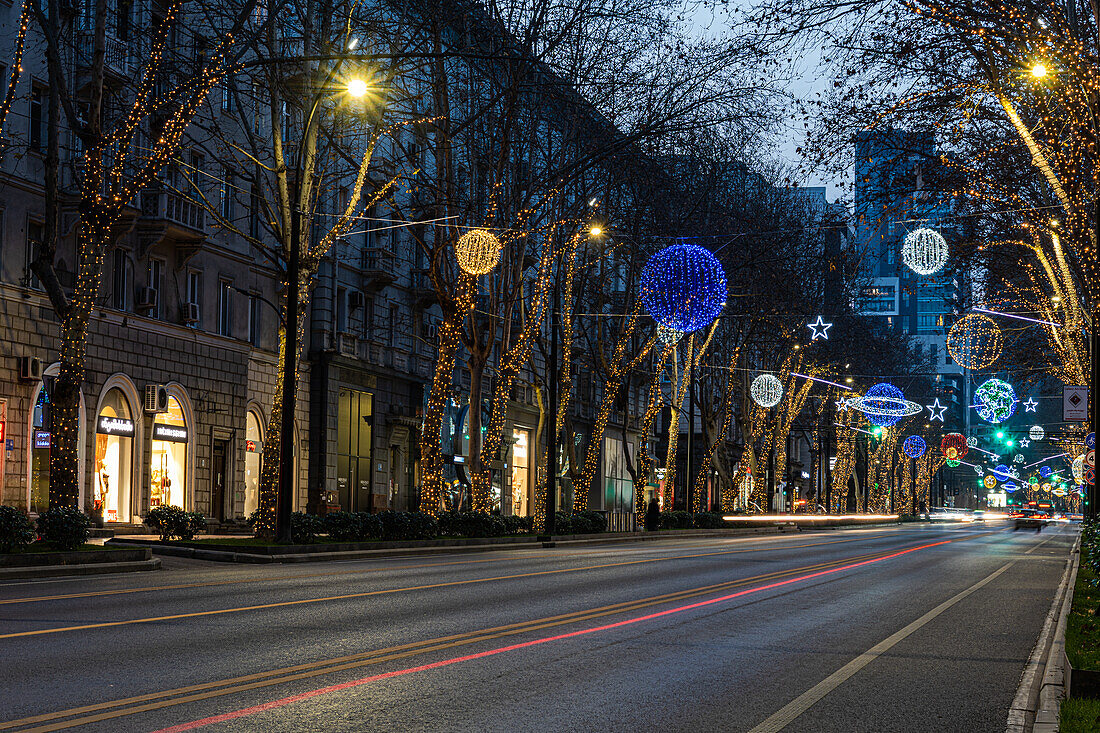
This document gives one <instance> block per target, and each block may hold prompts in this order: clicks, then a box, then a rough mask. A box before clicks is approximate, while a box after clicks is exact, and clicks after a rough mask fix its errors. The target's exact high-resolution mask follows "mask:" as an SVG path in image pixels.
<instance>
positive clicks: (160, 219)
mask: <svg viewBox="0 0 1100 733" xmlns="http://www.w3.org/2000/svg"><path fill="white" fill-rule="evenodd" d="M138 226H139V228H140V229H142V230H144V232H145V233H146V234H149V235H153V236H152V237H151V239H152V240H153V241H152V242H151V243H152V244H159V243H161V242H168V243H170V244H173V245H175V246H176V247H177V248H179V249H181V250H183V253H184V257H185V259H186V258H187V257H190V256H191V255H193V254H194V253H195V252H196V251H198V249H199V247H200V246H201V245H202V243H203V242H204V241H205V240H206V231H205V227H206V212H205V211H204V210H203V208H202V207H201V206H199V205H198V204H197V203H195V202H194V201H191V200H190V199H188V198H187V197H186V196H183V195H181V194H179V193H176V192H175V191H166V190H156V189H151V190H146V191H142V193H141V221H140V222H139V224H138Z"/></svg>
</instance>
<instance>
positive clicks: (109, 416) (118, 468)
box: [92, 389, 135, 522]
mask: <svg viewBox="0 0 1100 733" xmlns="http://www.w3.org/2000/svg"><path fill="white" fill-rule="evenodd" d="M134 430H135V428H134V421H133V416H132V415H131V412H130V404H129V402H127V400H126V397H125V395H123V394H122V391H121V390H118V389H112V390H111V391H110V392H108V393H107V395H106V396H105V397H104V399H103V405H102V407H100V409H99V415H97V416H96V435H95V486H94V488H93V499H92V503H93V509H95V510H96V511H98V512H102V514H103V519H104V520H105V521H107V522H128V521H130V507H131V491H130V483H131V478H132V476H133V453H134V440H133V438H134Z"/></svg>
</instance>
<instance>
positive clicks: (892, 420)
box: [848, 382, 922, 428]
mask: <svg viewBox="0 0 1100 733" xmlns="http://www.w3.org/2000/svg"><path fill="white" fill-rule="evenodd" d="M848 406H849V407H854V408H855V409H857V410H859V411H860V412H862V413H863V414H864V415H866V416H867V419H868V420H870V421H871V422H872V423H873V424H875V425H878V426H879V427H883V428H888V427H890V426H891V425H895V424H897V422H898V420H900V419H902V418H903V417H909V416H910V415H916V414H917V413H919V412H922V408H921V406H920V405H918V404H917V403H916V402H912V401H911V400H907V399H905V394H904V393H903V392H902V391H901V390H900V389H898V388H897V387H895V386H894V385H892V384H890V383H889V382H879V383H878V384H876V385H875V386H873V387H871V388H870V389H869V390H867V393H866V394H864V395H863V396H862V397H853V398H852V399H850V400H848Z"/></svg>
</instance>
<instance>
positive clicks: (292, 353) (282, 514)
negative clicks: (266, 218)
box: [275, 58, 367, 543]
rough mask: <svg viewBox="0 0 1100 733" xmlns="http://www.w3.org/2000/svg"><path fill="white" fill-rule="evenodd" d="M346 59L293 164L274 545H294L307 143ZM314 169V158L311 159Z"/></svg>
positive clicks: (313, 113)
mask: <svg viewBox="0 0 1100 733" xmlns="http://www.w3.org/2000/svg"><path fill="white" fill-rule="evenodd" d="M343 60H344V59H343V58H339V59H338V60H337V61H336V62H335V63H333V65H332V68H331V69H329V72H328V76H327V77H326V78H325V80H324V82H323V83H322V84H321V88H320V91H319V92H318V93H317V94H315V95H314V98H313V104H312V105H311V106H310V108H309V113H308V114H307V115H306V121H305V124H304V125H302V136H301V139H300V140H299V141H298V156H297V158H296V159H295V161H294V165H295V168H296V170H295V176H294V186H293V196H292V198H291V207H290V247H289V252H288V253H287V266H286V310H285V316H284V318H283V375H282V380H283V393H282V401H281V403H280V408H279V409H280V413H279V500H278V502H277V503H276V505H275V541H276V542H285V543H289V542H290V541H291V531H290V521H291V519H290V518H291V507H292V505H293V503H294V484H295V481H294V403H295V402H296V398H297V395H298V390H297V379H298V340H299V338H298V307H299V302H300V301H299V297H298V295H299V288H300V287H301V283H300V280H301V277H302V252H301V249H302V247H301V231H302V211H301V209H300V208H299V202H300V200H301V192H302V179H303V178H304V177H305V171H306V170H307V168H306V154H307V151H308V142H309V140H310V139H311V138H313V139H314V140H315V139H316V138H315V137H313V130H314V124H315V122H316V119H317V110H318V109H319V108H320V106H321V101H322V100H323V99H324V97H325V96H326V94H325V92H326V89H327V88H328V86H329V84H330V83H331V82H332V80H333V78H335V76H336V73H337V71H338V70H339V69H340V65H341V63H342V62H343ZM347 91H348V93H349V94H350V95H351V96H353V97H361V96H363V95H364V94H366V92H367V85H366V83H365V82H363V81H362V80H358V79H356V80H352V83H351V84H349V86H348V90H347ZM310 165H312V155H311V156H310Z"/></svg>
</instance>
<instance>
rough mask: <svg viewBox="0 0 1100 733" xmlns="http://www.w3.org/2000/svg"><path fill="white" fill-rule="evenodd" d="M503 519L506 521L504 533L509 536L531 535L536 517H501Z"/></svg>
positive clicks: (514, 515)
mask: <svg viewBox="0 0 1100 733" xmlns="http://www.w3.org/2000/svg"><path fill="white" fill-rule="evenodd" d="M501 519H502V520H503V521H504V531H505V533H507V534H529V533H530V532H531V531H532V529H533V528H534V525H535V518H534V517H521V516H518V515H516V514H508V515H506V516H503V517H501Z"/></svg>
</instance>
